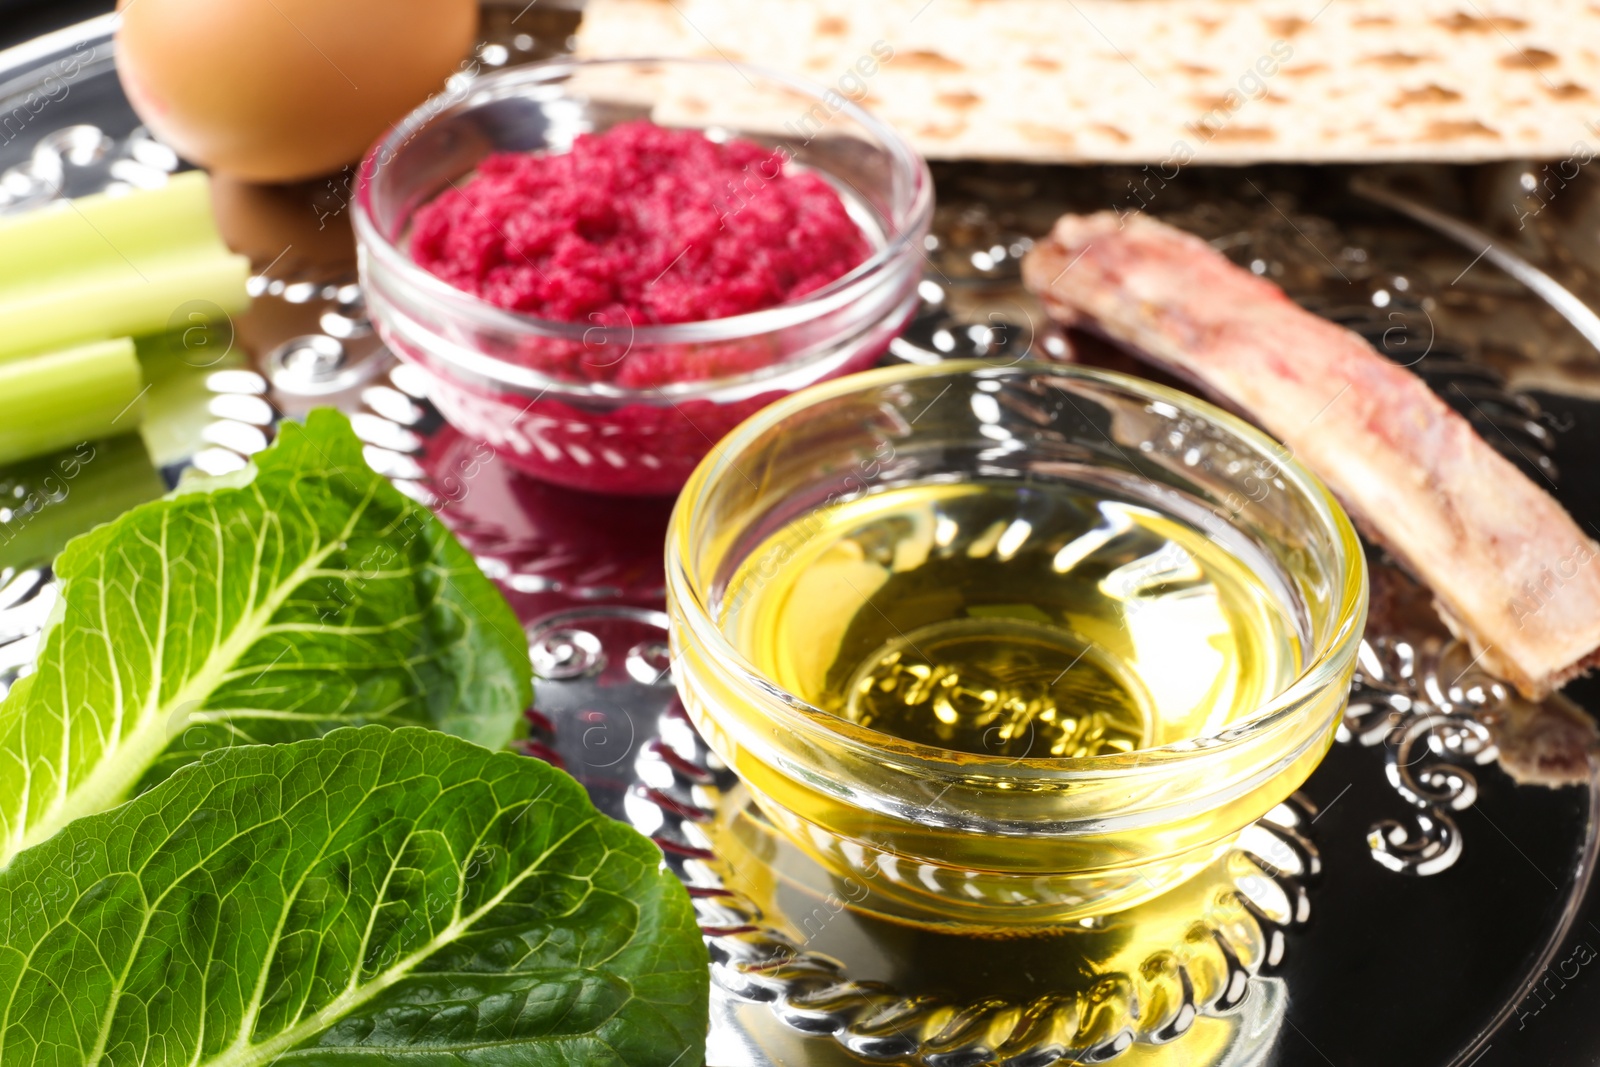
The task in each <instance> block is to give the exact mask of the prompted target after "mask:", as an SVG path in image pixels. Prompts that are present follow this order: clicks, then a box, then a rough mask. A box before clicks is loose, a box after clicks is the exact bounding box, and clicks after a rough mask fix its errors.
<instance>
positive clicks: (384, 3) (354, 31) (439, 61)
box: [117, 0, 478, 181]
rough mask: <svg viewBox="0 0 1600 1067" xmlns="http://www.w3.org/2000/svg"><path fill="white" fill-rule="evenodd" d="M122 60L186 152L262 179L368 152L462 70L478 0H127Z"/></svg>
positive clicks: (142, 107)
mask: <svg viewBox="0 0 1600 1067" xmlns="http://www.w3.org/2000/svg"><path fill="white" fill-rule="evenodd" d="M118 7H119V8H124V9H125V10H123V13H122V26H121V28H120V29H119V30H118V31H117V70H118V73H119V74H120V75H121V77H122V86H123V89H124V90H126V92H127V94H128V99H129V101H131V102H132V104H133V108H134V110H135V111H137V112H138V113H139V117H140V118H142V119H143V120H144V121H145V123H146V124H147V125H149V127H150V128H151V129H152V130H154V131H155V133H156V134H157V135H158V136H159V137H161V138H162V139H163V140H164V141H166V142H167V143H168V144H170V145H172V147H173V148H175V149H177V150H178V152H179V153H180V154H181V155H183V156H184V157H185V158H187V159H189V160H191V161H192V162H195V163H199V164H202V165H204V166H206V167H209V168H211V169H214V170H217V171H220V172H223V173H227V174H231V175H233V176H235V177H238V178H245V179H249V180H252V181H286V180H292V179H297V178H309V177H314V176H316V175H319V174H325V173H327V172H329V171H333V170H337V169H338V168H339V167H340V166H342V165H344V164H346V163H350V162H353V161H355V160H357V159H359V158H360V157H361V155H362V153H363V152H365V151H366V149H367V147H368V146H369V145H370V144H371V143H372V142H373V141H374V140H376V139H377V138H378V136H379V135H380V134H382V133H383V132H384V130H386V129H387V128H388V127H389V126H390V125H392V124H393V123H394V122H396V121H398V120H399V119H400V118H402V117H403V116H404V115H405V114H406V112H408V111H409V110H411V109H412V108H413V107H415V106H416V105H418V104H420V103H422V101H423V100H425V99H427V98H428V96H429V95H430V94H432V93H436V92H439V91H440V90H441V89H443V87H444V82H445V79H446V78H448V77H449V76H450V75H451V74H452V73H454V72H455V71H456V70H458V69H461V67H462V65H463V61H464V60H465V59H466V58H467V56H468V53H469V51H470V49H471V47H472V43H473V41H474V39H475V38H476V35H477V27H478V5H477V0H133V2H130V0H120V2H119V3H118Z"/></svg>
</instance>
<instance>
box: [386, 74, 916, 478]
mask: <svg viewBox="0 0 1600 1067" xmlns="http://www.w3.org/2000/svg"><path fill="white" fill-rule="evenodd" d="M862 79H866V80H867V81H870V76H868V75H862ZM862 79H855V80H853V81H852V83H851V84H852V85H853V86H862V85H863V84H864V82H863V80H862ZM783 116H791V117H790V118H789V119H788V120H787V121H785V120H784V119H783ZM932 207H933V194H932V181H931V178H930V176H929V174H928V170H927V167H926V165H925V164H924V163H923V162H922V160H921V159H920V158H919V157H918V156H917V155H916V153H915V152H914V151H913V150H912V149H911V147H910V146H909V145H908V144H907V143H906V142H905V141H904V140H903V139H902V138H901V137H900V136H899V135H898V134H896V133H895V132H894V131H893V130H891V129H890V128H889V127H887V126H885V125H884V124H883V123H881V122H879V121H878V120H876V119H874V118H873V117H872V116H871V115H869V114H868V113H867V112H865V111H863V110H862V109H861V108H859V107H857V106H856V105H855V104H854V103H853V102H851V101H850V100H849V99H848V98H846V97H845V96H844V95H843V94H842V93H841V92H839V91H836V90H829V89H823V88H821V87H816V86H812V85H809V84H808V83H806V82H804V81H801V80H799V79H793V78H789V77H787V76H784V75H780V74H775V73H771V72H768V71H763V70H761V69H759V68H754V67H749V66H743V65H734V64H730V63H725V62H721V61H716V62H709V61H697V60H679V59H660V60H657V59H647V60H646V59H629V60H561V61H555V62H550V63H544V64H538V65H533V66H527V67H519V68H515V69H512V70H508V71H503V72H501V73H498V74H494V75H490V76H488V77H485V78H480V79H477V80H475V81H472V82H470V83H468V84H467V85H465V86H464V87H462V88H460V89H459V90H456V91H454V92H452V93H449V94H446V95H445V96H442V97H438V98H435V99H434V100H431V101H429V102H428V103H427V104H424V105H423V106H422V107H420V108H418V109H417V110H416V111H415V112H413V113H412V115H410V116H409V117H408V118H407V119H406V120H405V121H404V122H402V123H401V124H400V125H398V126H397V127H396V128H395V129H394V130H392V131H391V132H390V133H389V135H388V136H386V137H385V138H384V140H382V141H381V142H379V144H378V145H377V146H376V147H374V148H373V150H372V152H371V153H370V154H369V155H368V157H367V159H366V160H365V162H364V163H363V165H362V170H361V175H360V181H359V184H358V186H357V189H356V198H355V207H354V221H355V230H356V237H357V242H358V245H359V251H360V269H361V280H362V284H363V287H364V289H365V292H366V298H367V304H368V307H369V309H370V311H371V314H372V318H373V321H374V323H375V325H376V326H377V328H378V330H379V332H380V333H381V334H382V336H383V338H384V340H385V341H386V342H387V343H388V345H389V347H390V348H391V349H393V350H394V351H395V353H396V354H397V355H399V357H400V358H401V359H403V360H406V361H407V362H410V363H413V364H415V365H416V366H418V367H419V368H421V369H422V370H423V371H424V372H425V373H426V375H427V377H428V380H429V383H430V392H431V396H432V399H433V400H434V402H435V403H436V404H437V405H438V406H439V409H440V410H441V411H442V412H443V413H444V415H445V417H446V418H447V419H449V420H450V422H451V423H452V424H454V425H455V426H456V427H457V428H458V429H460V430H461V431H462V432H464V433H466V434H469V435H471V436H473V437H477V438H480V439H482V440H484V441H487V442H488V443H489V444H491V445H493V446H494V447H495V449H496V451H497V452H498V454H499V455H500V457H501V458H502V459H504V460H506V461H507V462H509V463H511V464H513V465H515V466H517V467H518V468H520V469H522V470H523V471H525V472H527V473H528V474H531V475H533V476H535V477H537V478H541V479H544V480H546V481H550V482H555V483H558V484H561V485H566V486H570V487H573V488H579V489H588V490H592V491H596V492H604V493H628V494H642V495H653V494H667V493H674V492H676V491H677V490H678V489H679V488H680V487H681V486H682V485H683V483H684V481H685V480H686V479H687V478H688V476H689V473H690V472H691V471H692V470H693V469H694V467H695V465H696V464H697V463H698V462H699V461H700V460H701V459H702V458H703V457H704V456H705V455H706V454H707V453H708V452H710V451H711V450H712V449H713V448H714V447H715V446H716V443H717V442H718V441H719V440H720V439H721V438H722V436H723V435H724V434H725V433H726V432H727V431H728V430H730V429H732V428H733V427H734V426H735V425H737V424H738V423H740V422H742V421H743V420H744V419H745V418H746V417H748V416H749V415H751V414H753V413H754V412H755V411H757V410H758V409H760V408H762V407H764V406H765V405H767V404H769V403H771V402H772V401H774V400H776V399H778V398H779V397H781V396H784V395H786V394H788V393H790V392H793V391H794V390H796V389H800V388H803V387H805V386H807V385H811V384H813V383H815V382H818V381H822V380H824V379H827V378H833V377H837V376H839V375H842V374H848V373H850V372H852V371H857V370H862V369H864V368H866V367H868V366H870V365H871V364H872V363H873V362H875V361H876V360H877V359H878V357H879V356H880V355H882V353H883V351H884V350H885V349H886V348H887V346H888V343H889V341H890V340H891V339H892V338H893V337H894V336H895V335H896V334H898V333H899V332H900V330H901V329H902V328H903V326H904V325H905V323H906V321H907V320H908V319H909V318H910V316H911V314H912V312H913V311H914V309H915V306H916V301H917V295H916V287H917V281H918V279H919V276H920V267H921V263H922V243H923V239H924V238H925V237H926V235H927V231H928V224H929V220H930V218H931V215H932Z"/></svg>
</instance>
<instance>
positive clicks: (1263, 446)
mask: <svg viewBox="0 0 1600 1067" xmlns="http://www.w3.org/2000/svg"><path fill="white" fill-rule="evenodd" d="M1023 374H1027V375H1048V376H1053V377H1064V378H1069V379H1078V380H1080V381H1084V382H1092V383H1095V384H1098V385H1102V386H1110V387H1112V388H1114V389H1116V390H1118V391H1120V392H1122V393H1124V394H1128V395H1132V396H1134V397H1136V398H1139V399H1143V400H1149V401H1162V402H1165V403H1167V404H1170V405H1172V406H1173V407H1175V408H1177V409H1178V411H1179V412H1182V413H1185V414H1190V415H1196V416H1199V417H1202V418H1204V419H1206V420H1207V421H1209V422H1211V423H1213V424H1215V425H1217V426H1219V427H1221V428H1222V429H1223V430H1225V431H1226V432H1227V433H1229V434H1230V435H1232V436H1233V437H1234V438H1235V439H1236V440H1238V441H1239V442H1240V443H1242V444H1244V445H1246V446H1248V447H1249V448H1250V450H1251V451H1252V452H1255V453H1257V454H1259V455H1261V456H1264V457H1270V459H1271V462H1273V463H1274V464H1275V465H1276V466H1277V468H1278V469H1279V470H1280V471H1281V472H1282V474H1283V476H1284V477H1285V479H1286V480H1287V482H1288V484H1289V485H1290V487H1291V488H1292V489H1293V490H1295V491H1298V492H1299V494H1300V496H1301V497H1302V498H1303V499H1304V500H1306V501H1307V503H1309V504H1310V505H1311V507H1312V509H1313V511H1314V512H1315V513H1316V514H1317V516H1318V517H1319V519H1320V522H1321V525H1322V529H1323V531H1324V532H1325V533H1327V534H1329V535H1330V536H1329V537H1328V539H1327V544H1328V545H1329V547H1330V548H1331V549H1332V550H1333V554H1334V557H1335V562H1336V564H1337V566H1338V579H1337V581H1338V591H1337V598H1336V604H1335V607H1334V609H1333V611H1332V612H1331V613H1330V615H1331V619H1332V622H1331V625H1330V628H1329V633H1328V636H1327V637H1326V638H1325V639H1324V640H1323V641H1321V642H1320V643H1318V644H1317V645H1316V646H1315V647H1314V648H1313V649H1312V654H1311V655H1310V656H1309V657H1308V658H1307V661H1306V663H1305V664H1304V666H1302V667H1301V669H1300V671H1299V672H1298V673H1297V674H1296V675H1295V676H1294V678H1293V680H1292V681H1291V682H1290V683H1289V684H1288V685H1286V686H1284V687H1283V688H1282V689H1280V690H1279V691H1278V692H1277V693H1275V694H1274V695H1273V696H1272V697H1270V698H1268V699H1267V700H1265V701H1263V702H1262V703H1261V704H1260V705H1258V706H1257V708H1256V710H1254V711H1253V712H1251V713H1250V714H1249V715H1247V716H1245V717H1243V718H1240V719H1236V720H1234V721H1232V722H1230V723H1228V724H1226V725H1225V726H1224V727H1223V728H1222V729H1221V730H1218V731H1216V732H1215V733H1211V734H1202V735H1200V736H1198V737H1195V738H1188V739H1185V740H1182V741H1176V742H1171V743H1169V744H1166V745H1159V746H1152V747H1150V748H1141V749H1135V750H1134V751H1132V752H1127V753H1119V754H1116V755H1109V756H1090V757H1077V758H1071V757H1037V758H1034V757H1030V758H1024V759H1017V758H1015V757H1000V756H994V757H988V756H982V755H975V754H973V753H969V752H957V751H954V750H951V749H945V748H940V747H937V746H934V745H925V744H920V743H918V742H913V741H905V740H902V739H900V738H897V737H893V736H891V735H889V734H885V733H882V732H880V731H877V730H872V729H869V728H867V727H863V726H858V725H856V724H855V723H852V722H850V721H848V720H846V719H843V718H841V717H839V716H837V715H834V714H832V713H830V712H826V711H823V710H822V709H820V708H817V707H815V706H814V705H812V704H810V703H808V702H807V701H804V700H802V699H800V698H799V697H798V696H796V695H795V694H793V693H790V692H788V691H787V690H785V689H784V688H783V687H782V686H780V685H778V684H777V683H776V682H775V681H773V680H772V679H770V678H768V677H766V676H765V675H764V674H763V673H762V672H761V671H759V670H758V669H757V668H756V667H755V665H754V664H752V663H751V662H750V661H749V660H748V659H747V658H746V657H745V656H744V655H743V654H742V653H741V652H739V651H738V649H736V648H735V647H734V645H733V643H732V642H731V641H729V640H728V639H727V637H725V636H724V635H723V633H722V630H721V629H720V627H718V626H716V625H715V623H714V621H713V620H712V618H711V614H710V612H709V611H708V610H707V605H706V602H705V597H704V595H703V593H704V590H702V588H701V587H700V583H699V582H698V581H697V580H696V579H694V578H693V577H692V576H691V575H690V574H689V572H688V567H687V559H686V555H685V553H684V552H683V550H682V546H683V544H684V543H685V542H686V541H688V542H691V543H692V542H693V540H694V538H693V537H692V532H693V529H694V525H695V524H694V522H693V515H694V513H695V512H696V511H697V510H698V508H699V506H700V504H701V503H702V501H703V500H704V497H705V495H706V492H707V491H708V488H709V487H710V486H711V485H712V484H713V482H714V481H715V480H716V479H717V478H719V477H726V476H727V472H728V471H729V470H735V469H736V468H735V467H734V464H733V459H732V458H731V457H732V456H735V455H738V454H739V453H740V452H741V451H742V450H743V449H744V448H746V447H748V446H749V445H750V444H751V443H752V442H754V441H755V440H756V439H757V438H759V437H760V436H761V435H763V434H765V433H767V432H768V431H769V430H772V429H774V428H775V427H776V426H777V425H778V424H779V423H781V422H782V421H783V420H784V419H786V418H788V417H789V416H791V415H794V414H797V413H798V412H801V411H804V410H805V409H806V408H808V407H810V406H812V405H814V404H817V403H819V402H822V401H825V400H830V399H834V398H836V397H839V396H843V395H846V394H849V393H852V392H861V391H865V390H867V389H875V388H881V387H883V386H887V385H893V384H894V383H896V382H903V381H909V380H912V379H918V378H932V377H938V376H940V375H944V376H952V377H953V376H963V375H972V376H973V377H977V378H983V377H988V378H1001V377H1007V376H1011V377H1015V376H1020V375H1023ZM666 581H667V588H668V591H669V594H670V595H671V596H672V598H673V599H674V600H675V601H676V602H677V610H676V611H669V614H672V615H673V616H674V619H675V620H676V618H677V617H680V616H681V617H682V618H683V619H684V621H685V623H686V624H687V625H688V626H689V628H690V632H689V633H688V634H686V635H682V636H681V637H680V635H677V634H674V635H673V636H674V640H675V641H676V640H690V641H694V642H696V644H698V645H699V646H700V648H701V650H702V651H703V652H705V653H707V654H709V655H710V656H712V657H714V658H715V659H716V660H717V662H719V663H721V664H724V665H726V666H725V667H724V668H723V669H725V670H729V671H731V672H736V674H737V676H738V678H739V680H740V681H741V682H743V683H746V684H753V685H754V686H755V687H756V688H758V689H759V690H760V691H762V692H764V693H766V694H768V695H770V696H771V697H773V698H775V699H774V701H773V703H774V704H775V706H776V708H779V709H781V713H782V714H783V716H784V720H785V721H784V722H782V723H780V724H779V725H787V726H791V727H793V728H796V729H799V730H801V731H802V732H806V733H811V732H815V731H821V732H823V733H824V734H825V736H827V737H828V738H829V740H830V741H831V742H833V743H842V744H843V746H844V747H845V748H846V749H847V750H849V751H852V752H853V753H854V754H855V755H856V756H858V757H863V758H866V759H869V760H871V761H874V762H880V763H881V762H882V761H883V760H884V759H885V757H888V756H893V757H896V758H897V759H898V760H899V761H900V762H901V763H902V764H905V765H909V766H912V767H914V768H916V769H918V770H925V771H928V772H930V773H934V774H938V775H941V776H944V777H949V776H951V775H956V776H967V775H972V774H991V775H997V776H999V777H1001V778H1008V779H1033V780H1058V779H1096V780H1104V779H1106V778H1111V777H1118V776H1137V775H1141V774H1148V773H1153V772H1156V771H1158V770H1160V769H1161V768H1175V767H1178V766H1184V765H1188V764H1190V763H1192V762H1194V761H1197V760H1206V759H1209V758H1210V757H1211V756H1212V755H1213V754H1214V753H1217V752H1219V751H1224V750H1232V749H1235V748H1239V747H1242V746H1244V745H1246V744H1248V743H1250V742H1253V741H1255V740H1258V739H1260V738H1262V737H1263V736H1265V735H1268V734H1271V733H1273V732H1274V731H1276V730H1277V729H1278V728H1279V727H1281V726H1284V725H1285V724H1286V723H1287V722H1290V721H1292V720H1293V719H1294V718H1295V717H1296V715H1297V713H1299V712H1301V711H1303V709H1304V707H1305V706H1306V705H1307V704H1308V703H1309V702H1311V701H1312V700H1313V699H1314V698H1315V696H1316V695H1317V694H1318V693H1320V692H1321V691H1322V690H1323V689H1324V688H1325V687H1326V686H1328V685H1329V684H1332V683H1334V682H1335V681H1336V679H1337V676H1338V674H1339V673H1341V671H1342V670H1343V665H1344V663H1346V662H1347V661H1349V660H1351V659H1353V657H1354V655H1355V647H1356V644H1357V642H1359V641H1360V639H1361V634H1362V628H1363V625H1364V623H1365V620H1366V609H1367V591H1368V590H1367V566H1366V556H1365V553H1364V551H1363V549H1362V545H1361V541H1360V539H1359V537H1358V536H1357V535H1356V531H1355V527H1354V525H1353V524H1352V523H1351V521H1350V518H1349V516H1348V515H1347V514H1346V513H1345V511H1344V508H1343V507H1342V506H1341V505H1340V504H1339V503H1338V501H1337V500H1336V499H1335V498H1334V496H1333V494H1332V493H1331V492H1330V491H1329V490H1328V488H1327V487H1326V486H1325V485H1323V484H1322V481H1321V479H1319V478H1318V477H1317V476H1316V475H1314V474H1312V473H1311V471H1310V470H1308V469H1307V468H1306V467H1304V466H1303V465H1302V464H1301V463H1300V462H1299V461H1298V460H1297V459H1295V458H1294V456H1293V455H1292V454H1288V453H1286V452H1285V451H1284V446H1283V445H1282V444H1280V443H1279V442H1278V441H1277V440H1275V439H1274V438H1272V437H1271V436H1270V435H1268V434H1267V433H1265V432H1263V431H1262V430H1259V429H1257V428H1256V427H1254V426H1252V425H1250V424H1249V423H1247V422H1245V421H1244V420H1243V419H1241V418H1239V417H1238V416H1235V415H1233V414H1230V413H1229V412H1226V411H1224V410H1222V409H1221V408H1219V407H1217V406H1215V405H1214V404H1211V403H1209V402H1207V401H1205V400H1201V399H1199V398H1198V397H1195V396H1193V395H1191V394H1189V393H1185V392H1182V391H1181V390H1178V389H1173V388H1169V387H1168V386H1164V385H1161V384H1159V383H1156V382H1152V381H1148V380H1146V379H1143V378H1139V377H1137V376H1135V375H1132V374H1124V373H1122V372H1120V371H1110V370H1102V369H1100V368H1096V367H1083V366H1078V365H1073V364H1057V363H1047V362H1043V361H1040V360H1023V361H1019V362H1017V363H1014V364H1009V365H999V366H997V365H995V364H992V363H987V362H985V361H983V360H977V359H970V360H948V361H945V362H942V363H935V364H907V365H904V366H898V367H881V368H877V369H874V370H869V371H863V372H861V373H858V374H851V375H846V376H844V377H842V378H838V379H834V380H832V381H828V382H823V383H821V384H819V385H815V386H812V387H810V388H807V389H804V390H801V391H800V392H797V393H794V394H792V395H791V396H788V397H785V398H783V399H781V400H779V401H777V402H775V403H773V404H771V405H769V406H767V407H766V408H763V409H762V410H761V411H759V412H757V413H756V414H755V415H752V416H751V417H750V418H749V419H747V420H745V421H744V422H743V423H741V424H740V425H739V426H737V427H735V428H734V430H733V431H732V432H730V433H729V434H728V436H726V437H725V438H723V440H722V441H721V443H720V444H719V445H718V447H717V448H716V449H715V450H714V451H712V452H711V453H710V454H709V455H707V456H706V458H705V459H704V460H702V461H701V462H700V464H699V466H697V467H696V468H695V471H694V473H693V474H691V475H690V476H689V481H688V482H687V483H686V484H685V485H684V488H683V492H682V493H681V494H680V495H679V497H678V502H677V504H676V505H675V506H674V508H673V512H672V518H671V521H670V524H669V527H668V536H667V543H666ZM1335 706H1336V707H1338V708H1343V706H1344V701H1342V700H1341V701H1338V702H1337V703H1336V705H1335ZM1321 733H1322V730H1321V729H1318V730H1316V731H1313V732H1312V733H1311V734H1310V735H1308V737H1307V739H1306V744H1310V743H1311V742H1312V741H1313V740H1314V738H1315V737H1316V736H1319V735H1320V734H1321ZM1302 747H1303V746H1302ZM1292 754H1293V753H1275V755H1278V756H1286V755H1292Z"/></svg>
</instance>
